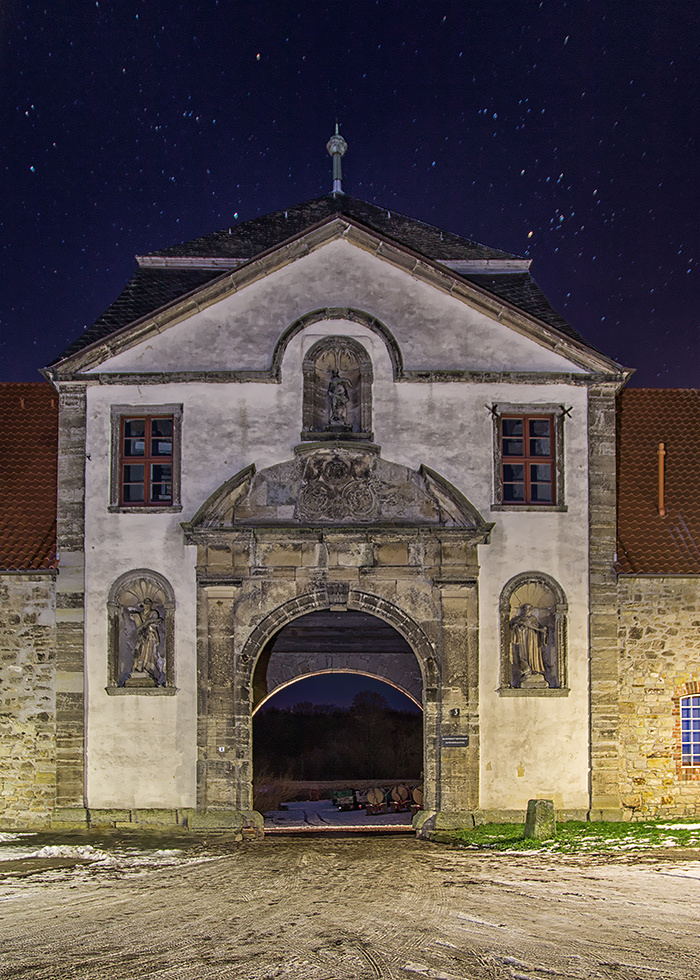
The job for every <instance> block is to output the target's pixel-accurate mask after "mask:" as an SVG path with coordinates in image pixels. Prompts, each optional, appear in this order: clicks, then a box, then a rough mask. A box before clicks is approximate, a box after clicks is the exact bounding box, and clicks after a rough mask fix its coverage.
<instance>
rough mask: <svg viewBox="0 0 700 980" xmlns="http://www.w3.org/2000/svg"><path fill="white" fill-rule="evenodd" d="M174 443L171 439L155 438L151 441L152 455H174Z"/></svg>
mask: <svg viewBox="0 0 700 980" xmlns="http://www.w3.org/2000/svg"><path fill="white" fill-rule="evenodd" d="M172 454H173V444H172V441H171V440H170V439H153V440H152V441H151V456H172Z"/></svg>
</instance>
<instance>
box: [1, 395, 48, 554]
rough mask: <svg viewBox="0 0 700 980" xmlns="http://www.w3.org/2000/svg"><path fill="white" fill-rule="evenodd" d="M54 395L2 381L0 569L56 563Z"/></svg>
mask: <svg viewBox="0 0 700 980" xmlns="http://www.w3.org/2000/svg"><path fill="white" fill-rule="evenodd" d="M57 463H58V395H57V394H56V392H55V391H54V389H53V388H52V387H51V385H49V384H44V383H42V382H25V383H9V384H0V570H3V571H32V570H37V569H49V568H55V567H56V564H57V561H56V470H57Z"/></svg>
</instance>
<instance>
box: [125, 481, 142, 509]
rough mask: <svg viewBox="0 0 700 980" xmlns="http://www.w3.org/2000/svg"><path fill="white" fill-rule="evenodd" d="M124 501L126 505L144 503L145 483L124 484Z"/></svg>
mask: <svg viewBox="0 0 700 980" xmlns="http://www.w3.org/2000/svg"><path fill="white" fill-rule="evenodd" d="M122 500H123V501H124V503H125V504H135V503H143V483H126V484H124V487H123V493H122Z"/></svg>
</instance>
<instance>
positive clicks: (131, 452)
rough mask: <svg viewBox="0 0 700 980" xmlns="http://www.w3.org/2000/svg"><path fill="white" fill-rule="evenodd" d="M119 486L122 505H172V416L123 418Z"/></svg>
mask: <svg viewBox="0 0 700 980" xmlns="http://www.w3.org/2000/svg"><path fill="white" fill-rule="evenodd" d="M119 488H120V489H119V502H120V504H122V505H123V506H125V507H128V506H134V507H137V506H139V507H148V506H153V507H156V506H160V507H163V506H167V505H168V504H172V502H173V417H172V415H167V416H152V415H146V416H124V417H123V418H122V420H121V433H120V460H119Z"/></svg>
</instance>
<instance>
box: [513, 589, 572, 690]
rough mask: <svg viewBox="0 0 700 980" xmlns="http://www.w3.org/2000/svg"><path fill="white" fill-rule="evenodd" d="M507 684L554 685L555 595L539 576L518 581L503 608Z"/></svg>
mask: <svg viewBox="0 0 700 980" xmlns="http://www.w3.org/2000/svg"><path fill="white" fill-rule="evenodd" d="M505 611H506V616H507V630H508V652H509V654H510V686H511V687H519V688H529V689H537V688H543V689H544V688H558V687H560V685H561V677H560V659H561V658H560V654H561V653H562V651H560V650H558V645H559V643H560V642H561V637H560V633H561V630H560V629H559V628H558V622H559V617H558V611H559V612H561V610H560V609H559V606H558V603H557V597H556V595H555V594H554V591H553V589H552V588H550V587H549V585H548V584H547V582H546V581H545V580H543V579H538V578H535V577H533V578H532V579H529V580H528V579H525V580H521V582H520V583H519V584H518V585H517V587H516V588H515V589H513V591H512V592H511V594H510V599H509V601H508V605H507V608H506V610H505Z"/></svg>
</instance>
